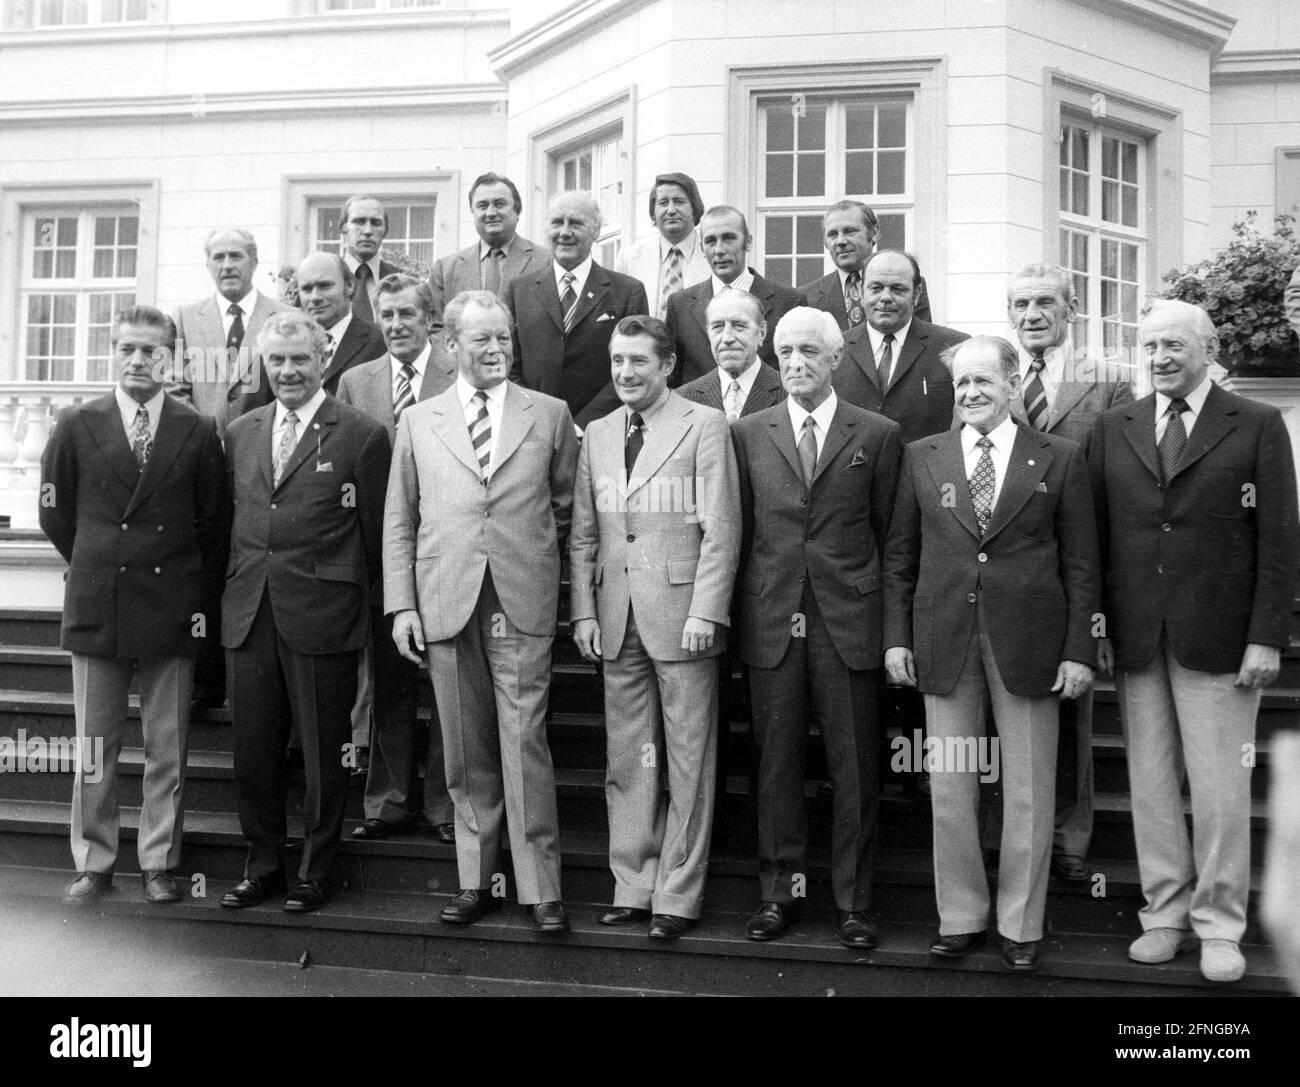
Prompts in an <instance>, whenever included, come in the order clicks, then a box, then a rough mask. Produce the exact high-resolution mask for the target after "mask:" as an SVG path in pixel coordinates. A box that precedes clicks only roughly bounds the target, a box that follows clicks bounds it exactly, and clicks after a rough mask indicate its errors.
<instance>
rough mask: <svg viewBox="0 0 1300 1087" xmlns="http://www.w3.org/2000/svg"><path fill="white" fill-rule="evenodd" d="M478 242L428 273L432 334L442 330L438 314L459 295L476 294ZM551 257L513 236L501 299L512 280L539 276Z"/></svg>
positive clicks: (540, 247) (539, 247)
mask: <svg viewBox="0 0 1300 1087" xmlns="http://www.w3.org/2000/svg"><path fill="white" fill-rule="evenodd" d="M478 247H479V242H478V239H475V241H474V244H473V245H470V246H467V247H466V248H464V249H462V250H461V251H460V252H459V253H452V254H451V255H450V256H446V257H443V258H442V259H441V260H439V261H435V262H434V265H433V270H432V271H431V272H430V273H429V288H430V290H432V291H433V322H432V324H431V325H430V326H429V327H430V329H431V330H432V331H434V332H436V331H437V330H438V329H440V328H442V311H443V310H445V309H446V308H447V303H448V302H450V301H451V300H452V299H453V298H455V297H456V295H458V294H460V292H461V291H477V290H480V289H481V288H480V286H479V249H478ZM550 264H551V254H550V251H549V250H547V248H546V246H544V245H537V244H535V243H534V242H530V241H529V240H528V239H527V238H525V237H524V236H523V235H522V234H516V235H515V240H514V241H513V242H512V243H511V244H510V252H508V253H507V254H506V256H505V260H503V261H502V262H501V291H500V296H501V297H503V298H504V297H505V291H506V287H507V286H509V284H510V281H511V280H512V279H514V278H515V277H516V276H522V275H528V274H530V273H535V272H540V271H542V270H543V269H544V268H548V267H550Z"/></svg>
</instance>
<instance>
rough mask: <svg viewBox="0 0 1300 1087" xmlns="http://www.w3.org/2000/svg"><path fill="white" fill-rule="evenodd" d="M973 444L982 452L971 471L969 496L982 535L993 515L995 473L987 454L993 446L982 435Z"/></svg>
mask: <svg viewBox="0 0 1300 1087" xmlns="http://www.w3.org/2000/svg"><path fill="white" fill-rule="evenodd" d="M975 444H976V446H978V447H979V449H980V450H982V452H981V453H980V459H979V460H978V461H976V462H975V471H974V472H972V473H971V477H970V497H971V502H972V503H974V505H975V520H976V521H978V522H979V526H980V535H981V536H982V535H984V533H985V531H986V530H987V529H988V527H989V518H990V517H992V516H993V486H994V484H995V483H996V482H997V473H996V472H995V471H994V470H993V458H992V457H991V456H990V455H989V450H990V449H992V448H993V443H992V441H990V440H989V439H988V438H987V437H982V438H980V439H979V440H978V441H977V442H976V443H975Z"/></svg>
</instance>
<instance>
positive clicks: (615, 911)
mask: <svg viewBox="0 0 1300 1087" xmlns="http://www.w3.org/2000/svg"><path fill="white" fill-rule="evenodd" d="M649 920H650V911H649V910H638V909H636V908H635V907H633V906H614V907H612V908H610V909H608V910H606V911H605V912H604V913H602V914H601V915H600V923H601V924H602V925H635V924H637V922H639V921H649Z"/></svg>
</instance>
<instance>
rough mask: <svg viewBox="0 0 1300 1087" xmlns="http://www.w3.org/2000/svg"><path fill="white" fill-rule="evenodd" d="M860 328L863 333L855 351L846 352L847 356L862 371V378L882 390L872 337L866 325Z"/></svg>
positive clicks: (859, 336) (856, 342)
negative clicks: (872, 347) (872, 346)
mask: <svg viewBox="0 0 1300 1087" xmlns="http://www.w3.org/2000/svg"><path fill="white" fill-rule="evenodd" d="M858 328H859V329H861V332H859V333H858V339H857V340H855V341H854V346H855V349H854V350H853V351H852V352H850V351H845V354H846V355H848V357H849V358H851V359H852V360H853V364H854V365H855V366H856V367H857V368H858V369H859V370H861V371H862V376H863V377H865V378H866V379H867V380H868V381H869V382H871V384H872V385H874V386H875V387H876V388H877V389H878V388H880V375H879V374H878V373H876V354H875V352H874V351H873V350H872V349H871V337H870V336H869V335H868V334H867V326H866V324H862V325H859V326H858ZM854 331H855V332H857V331H858V329H854ZM841 365H843V363H841Z"/></svg>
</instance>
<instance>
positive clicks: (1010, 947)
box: [1002, 940, 1038, 971]
mask: <svg viewBox="0 0 1300 1087" xmlns="http://www.w3.org/2000/svg"><path fill="white" fill-rule="evenodd" d="M1002 965H1003V966H1005V967H1006V968H1007V969H1008V970H1020V971H1028V970H1034V969H1036V968H1037V966H1038V941H1037V940H1032V941H1030V942H1029V943H1026V944H1018V943H1016V942H1015V940H1003V941H1002Z"/></svg>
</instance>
